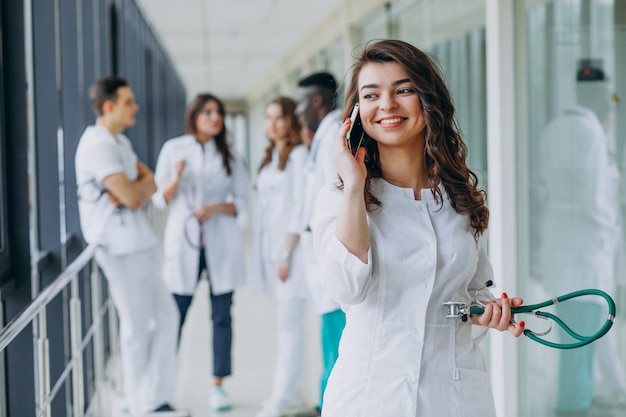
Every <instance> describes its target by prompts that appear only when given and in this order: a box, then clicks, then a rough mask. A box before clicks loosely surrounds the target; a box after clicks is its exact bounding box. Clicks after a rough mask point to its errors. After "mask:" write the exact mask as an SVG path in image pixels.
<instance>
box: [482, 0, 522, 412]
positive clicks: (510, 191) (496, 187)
mask: <svg viewBox="0 0 626 417" xmlns="http://www.w3.org/2000/svg"><path fill="white" fill-rule="evenodd" d="M514 8H515V6H514V0H486V11H487V16H486V22H487V30H486V33H487V161H488V169H489V177H488V178H489V190H488V204H489V210H490V219H489V256H490V258H491V261H492V263H493V268H494V272H495V282H496V285H497V287H496V288H495V290H494V292H496V295H499V294H500V293H501V292H503V291H506V292H507V293H508V294H509V295H511V296H514V295H518V294H517V245H516V234H517V232H516V225H517V218H516V197H517V192H516V165H517V164H516V158H515V154H516V152H515V82H514V81H515V77H514V75H515V70H514V46H515V42H514V27H515V25H514ZM490 340H491V363H490V369H491V375H492V383H493V389H494V397H495V401H496V410H497V414H498V417H517V416H518V414H519V410H518V408H519V401H518V385H519V384H518V379H519V378H518V376H519V373H518V349H517V343H518V340H516V339H515V338H513V337H512V336H511V335H510V334H508V333H500V332H496V331H492V332H491V337H490Z"/></svg>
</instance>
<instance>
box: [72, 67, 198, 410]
mask: <svg viewBox="0 0 626 417" xmlns="http://www.w3.org/2000/svg"><path fill="white" fill-rule="evenodd" d="M89 95H90V99H91V102H92V105H93V108H94V111H95V113H96V116H97V119H96V123H95V125H93V126H88V127H87V128H86V129H85V132H84V133H83V135H82V137H81V138H80V142H79V144H78V148H77V150H76V156H75V166H76V181H77V184H78V198H79V200H78V201H79V213H80V223H81V229H82V232H83V235H84V237H85V240H86V241H87V242H89V243H96V244H98V245H99V247H98V249H97V251H96V261H97V263H98V265H99V266H100V268H102V270H103V272H104V274H105V276H106V278H107V282H108V284H109V291H110V294H111V297H112V299H113V302H114V304H115V307H116V309H117V312H118V314H119V319H120V333H121V336H120V350H121V356H122V372H123V377H124V390H125V394H126V400H127V402H128V408H129V411H130V413H131V415H132V416H142V417H143V416H170V417H174V416H176V417H186V416H189V413H187V412H185V411H178V410H174V409H173V408H172V407H171V406H170V405H169V400H170V395H171V392H172V387H173V384H174V372H175V364H176V338H177V332H178V310H177V308H176V304H175V303H174V299H173V298H172V296H171V295H170V293H169V291H167V289H166V288H165V283H164V282H163V280H162V279H161V271H160V268H159V260H158V251H157V249H158V240H157V237H156V235H155V233H154V231H153V230H152V227H151V225H150V224H149V222H148V219H147V217H146V215H145V213H144V211H143V210H142V207H143V205H144V203H145V202H146V201H147V200H148V199H149V198H150V196H151V195H152V193H154V192H155V190H156V186H155V183H154V178H153V174H152V172H151V171H150V169H148V168H147V167H146V166H145V165H144V164H143V163H141V162H140V161H139V160H138V158H137V155H136V154H135V153H134V151H133V149H132V145H131V143H130V141H129V139H128V138H127V137H126V136H124V135H123V134H122V131H123V130H124V129H125V128H126V127H128V126H132V125H133V124H134V123H135V113H136V112H137V110H138V109H139V107H138V106H137V103H136V102H135V98H134V96H133V92H132V91H131V89H130V87H129V86H128V84H127V82H126V81H125V80H124V79H121V78H115V77H110V78H104V79H101V80H98V81H97V82H96V83H95V84H94V85H93V86H92V87H91V89H90V92H89Z"/></svg>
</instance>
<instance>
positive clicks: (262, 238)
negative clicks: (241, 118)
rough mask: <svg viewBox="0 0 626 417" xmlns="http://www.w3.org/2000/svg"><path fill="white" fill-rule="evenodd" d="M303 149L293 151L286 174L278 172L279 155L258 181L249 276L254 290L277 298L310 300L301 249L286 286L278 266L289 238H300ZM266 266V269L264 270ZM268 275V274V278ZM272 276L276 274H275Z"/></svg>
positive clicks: (295, 255) (294, 255)
mask: <svg viewBox="0 0 626 417" xmlns="http://www.w3.org/2000/svg"><path fill="white" fill-rule="evenodd" d="M307 154H308V151H307V148H306V146H304V145H298V146H296V147H294V148H293V149H292V151H291V153H290V154H289V160H288V161H287V165H286V166H285V169H284V170H282V171H281V170H279V169H278V152H277V151H276V150H274V152H273V154H272V160H271V161H270V163H269V164H268V165H266V166H264V167H263V168H262V169H261V171H260V172H259V175H258V176H257V180H256V197H257V204H256V216H255V222H254V231H255V233H254V241H255V242H254V249H253V253H252V265H253V268H252V269H253V270H254V271H255V273H254V274H251V275H250V280H249V281H250V286H251V288H252V289H253V290H257V291H265V292H269V293H271V294H273V296H274V297H276V298H293V297H298V298H302V297H307V296H308V290H307V287H306V281H305V278H304V271H303V265H302V258H301V251H300V245H299V244H297V245H296V246H295V248H294V251H293V252H292V254H291V259H290V266H289V277H288V279H287V280H286V281H285V282H281V281H280V279H279V278H278V264H279V262H280V261H281V254H282V253H283V252H284V248H285V242H286V241H287V236H288V234H300V229H299V220H300V219H299V214H300V213H298V212H297V211H296V207H297V205H298V204H297V203H298V199H299V198H301V197H299V196H301V190H300V186H301V184H300V182H299V181H298V177H299V175H301V172H302V170H303V168H304V163H305V160H306V158H307ZM263 263H267V264H268V265H267V267H266V268H264V267H263V266H262V264H263ZM266 271H269V272H270V273H269V274H267V275H266V274H265V272H266ZM272 272H273V273H272Z"/></svg>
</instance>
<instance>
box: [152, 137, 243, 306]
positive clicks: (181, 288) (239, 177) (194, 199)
mask: <svg viewBox="0 0 626 417" xmlns="http://www.w3.org/2000/svg"><path fill="white" fill-rule="evenodd" d="M233 155H234V160H233V161H232V165H231V166H232V175H230V176H228V175H227V173H226V168H225V167H224V166H223V164H222V156H221V154H220V153H219V152H218V151H217V148H216V146H215V142H214V141H213V140H210V141H208V142H207V143H206V144H205V145H204V147H203V146H202V145H201V144H200V143H199V142H198V141H197V140H196V138H195V137H194V136H191V135H184V136H180V137H177V138H173V139H170V140H168V141H167V142H166V143H165V144H164V145H163V148H162V149H161V153H160V154H159V159H158V162H157V168H156V171H155V182H156V184H157V187H158V190H157V192H156V193H155V194H154V196H153V198H152V200H153V202H154V204H155V206H157V207H161V208H164V207H165V206H166V203H165V199H164V198H163V187H164V186H165V185H166V184H167V183H168V181H170V180H171V178H173V176H174V167H175V164H176V162H177V161H179V160H185V162H186V166H185V170H184V171H183V176H182V179H181V182H180V185H179V187H178V190H177V192H176V194H175V196H174V198H173V199H172V200H171V201H170V203H169V215H168V218H167V224H166V226H165V236H164V243H163V246H164V248H163V249H164V262H163V278H164V279H165V283H166V284H167V286H168V288H169V289H170V291H171V292H172V293H175V294H184V295H191V294H193V293H194V290H195V288H196V284H197V277H198V266H199V264H198V262H199V261H198V252H199V250H198V249H197V248H194V247H193V246H192V245H190V244H189V243H188V242H187V239H186V238H185V235H184V226H185V224H186V222H187V221H188V219H189V216H190V215H191V214H192V213H193V211H195V210H196V209H198V208H199V207H200V206H201V205H205V204H212V203H221V202H225V201H232V203H234V204H235V206H236V208H237V213H238V214H241V213H243V212H245V210H246V208H247V204H248V189H249V182H248V173H247V168H246V166H245V164H244V161H243V160H242V158H241V157H240V156H239V155H237V154H236V153H235V152H234V151H233ZM194 225H195V229H194ZM187 227H188V229H187V230H188V231H189V235H190V236H193V237H194V238H195V237H196V236H198V235H199V233H200V228H199V227H200V226H199V225H198V223H197V222H194V221H189V222H187ZM202 234H203V242H204V251H205V256H206V262H207V268H208V273H209V274H208V275H209V279H210V282H211V289H212V291H213V293H214V294H215V295H219V294H224V293H227V292H230V291H233V290H234V289H235V288H237V287H240V286H242V285H243V284H244V282H245V255H244V244H243V232H242V230H241V227H240V226H239V224H238V223H237V218H236V217H235V216H230V215H226V214H221V213H218V214H215V215H213V216H211V217H210V218H209V219H208V220H207V221H205V222H204V223H203V225H202Z"/></svg>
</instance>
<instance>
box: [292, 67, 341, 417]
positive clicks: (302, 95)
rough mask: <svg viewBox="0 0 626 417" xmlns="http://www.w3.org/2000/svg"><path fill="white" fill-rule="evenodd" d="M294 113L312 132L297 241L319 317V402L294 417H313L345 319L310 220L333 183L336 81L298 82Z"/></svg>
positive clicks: (321, 76) (325, 77) (322, 76)
mask: <svg viewBox="0 0 626 417" xmlns="http://www.w3.org/2000/svg"><path fill="white" fill-rule="evenodd" d="M298 101H299V102H298V108H297V112H298V114H299V116H300V118H301V120H302V124H303V125H304V127H305V129H306V130H307V131H309V132H315V134H314V135H313V139H312V141H311V146H310V150H309V154H308V157H307V160H306V165H305V169H304V171H303V172H302V175H301V181H302V185H301V187H302V189H303V190H304V197H303V200H302V204H303V207H302V209H301V226H300V227H301V230H302V232H301V234H300V240H301V245H302V252H303V253H304V259H303V260H304V265H305V273H306V279H307V284H308V286H309V291H310V294H311V301H312V303H313V308H314V309H315V311H316V312H317V313H318V314H319V315H320V317H321V341H322V365H323V369H322V375H321V377H320V401H319V404H318V405H317V406H316V407H315V408H314V409H313V410H309V411H306V412H302V413H299V414H297V417H315V416H319V415H320V413H321V408H322V405H323V398H324V390H325V389H326V383H327V381H328V377H329V375H330V371H331V369H332V367H333V365H334V364H335V361H336V360H337V355H338V348H339V340H340V339H341V333H342V332H343V328H344V326H345V324H346V316H345V314H344V312H343V311H342V310H341V309H340V308H339V304H338V303H337V302H336V301H333V300H331V299H330V298H329V297H328V296H326V295H325V294H324V291H323V290H322V287H321V284H320V270H319V268H318V266H317V262H316V260H315V255H314V253H313V236H312V231H311V219H312V217H313V210H314V208H315V204H316V201H317V194H318V192H319V190H320V189H321V188H322V187H323V186H324V185H325V184H328V183H336V182H337V180H338V177H337V171H336V170H335V167H334V165H333V159H332V158H333V154H334V152H335V139H336V137H337V132H338V131H339V127H340V126H341V121H340V115H341V110H339V109H336V108H335V107H336V104H337V82H336V81H335V78H334V77H333V76H332V74H329V73H326V72H320V73H314V74H311V75H309V76H307V77H304V78H303V79H301V80H300V82H299V83H298Z"/></svg>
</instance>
